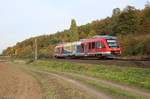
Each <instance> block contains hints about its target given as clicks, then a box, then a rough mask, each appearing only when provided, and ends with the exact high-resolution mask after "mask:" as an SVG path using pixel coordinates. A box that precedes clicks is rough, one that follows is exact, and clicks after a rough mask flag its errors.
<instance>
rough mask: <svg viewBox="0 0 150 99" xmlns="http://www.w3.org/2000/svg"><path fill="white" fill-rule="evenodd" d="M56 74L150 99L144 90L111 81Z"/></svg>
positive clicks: (63, 73)
mask: <svg viewBox="0 0 150 99" xmlns="http://www.w3.org/2000/svg"><path fill="white" fill-rule="evenodd" d="M58 74H59V75H64V76H68V77H69V76H70V77H78V78H81V79H83V80H92V81H96V82H98V83H102V84H105V85H109V86H113V87H116V88H120V89H122V90H125V91H128V92H131V93H135V94H137V95H140V96H146V97H150V92H148V91H146V90H142V89H139V88H135V87H131V86H127V85H121V84H118V83H114V82H111V81H106V80H102V79H96V78H92V77H88V76H85V75H79V74H75V73H65V72H62V73H58Z"/></svg>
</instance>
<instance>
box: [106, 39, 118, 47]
mask: <svg viewBox="0 0 150 99" xmlns="http://www.w3.org/2000/svg"><path fill="white" fill-rule="evenodd" d="M107 43H108V46H109V47H110V48H118V47H119V46H118V44H117V41H116V40H115V39H111V40H109V39H108V40H107Z"/></svg>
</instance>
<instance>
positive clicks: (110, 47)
mask: <svg viewBox="0 0 150 99" xmlns="http://www.w3.org/2000/svg"><path fill="white" fill-rule="evenodd" d="M105 40H106V47H107V51H108V52H109V53H110V56H113V57H116V56H120V55H121V48H120V47H119V44H118V42H117V38H116V37H113V36H110V37H107V38H105Z"/></svg>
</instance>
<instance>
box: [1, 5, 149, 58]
mask: <svg viewBox="0 0 150 99" xmlns="http://www.w3.org/2000/svg"><path fill="white" fill-rule="evenodd" d="M106 33H109V35H116V36H118V38H119V42H120V46H121V47H122V49H123V55H132V56H133V55H150V6H149V5H148V4H146V6H145V8H144V9H142V10H139V9H136V8H135V7H133V6H127V7H126V8H125V9H124V10H122V11H121V10H120V9H119V8H116V9H114V10H113V14H112V16H111V17H107V18H105V19H102V20H95V21H93V22H91V23H88V24H85V25H81V26H77V25H76V21H75V20H74V19H73V20H72V21H71V26H70V29H67V30H64V31H61V32H57V33H55V34H53V35H42V36H38V37H36V38H37V40H38V57H39V58H48V57H51V56H52V55H53V48H54V46H55V45H56V44H58V43H60V42H71V41H76V40H79V39H82V38H88V37H92V36H94V35H98V34H106ZM34 40H35V37H33V38H29V39H27V40H24V41H22V42H18V43H17V44H16V45H15V46H12V47H8V48H7V49H6V50H4V51H3V55H6V56H12V57H20V58H32V57H33V56H34V47H35V45H34Z"/></svg>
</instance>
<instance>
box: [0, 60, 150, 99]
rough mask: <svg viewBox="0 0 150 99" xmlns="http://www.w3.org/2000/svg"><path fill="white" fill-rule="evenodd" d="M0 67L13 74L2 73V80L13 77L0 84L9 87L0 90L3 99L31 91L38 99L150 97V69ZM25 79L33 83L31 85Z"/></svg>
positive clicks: (17, 63) (56, 64) (15, 63)
mask: <svg viewBox="0 0 150 99" xmlns="http://www.w3.org/2000/svg"><path fill="white" fill-rule="evenodd" d="M0 68H1V69H3V70H5V71H9V72H10V73H7V72H0V74H1V75H0V76H2V77H1V78H5V77H10V79H9V80H7V79H3V81H2V82H1V83H0V84H1V86H0V87H1V89H5V88H6V86H7V89H5V91H4V90H0V97H4V96H3V95H5V97H14V98H15V99H19V97H23V98H24V99H25V97H26V95H27V93H26V92H28V93H30V94H32V96H33V95H34V96H36V95H37V94H38V95H39V99H149V98H150V94H149V93H150V68H140V67H129V66H117V65H110V64H109V65H108V64H107V65H105V64H99V65H96V64H88V62H87V63H77V62H70V61H69V60H68V61H67V60H66V61H64V60H53V59H51V60H38V61H27V60H11V61H10V60H9V61H2V62H1V64H0ZM11 73H13V75H12V74H11ZM22 80H23V81H22ZM25 80H26V81H27V82H28V81H30V84H28V83H27V82H26V81H25ZM24 81H25V82H24ZM14 82H16V83H14ZM5 83H6V84H5ZM7 83H8V84H9V85H10V86H9V85H7ZM33 83H35V85H34V84H33ZM15 86H19V87H15ZM35 86H36V88H35ZM13 87H14V89H12V88H13ZM29 87H30V88H29ZM37 88H38V89H37ZM22 89H23V90H24V89H25V90H26V91H22ZM11 91H12V92H13V93H12V92H11ZM32 91H33V92H32ZM8 92H9V93H8ZM18 93H19V94H20V95H19V96H18ZM17 96H18V97H17ZM32 96H30V95H29V96H28V97H29V99H32Z"/></svg>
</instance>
